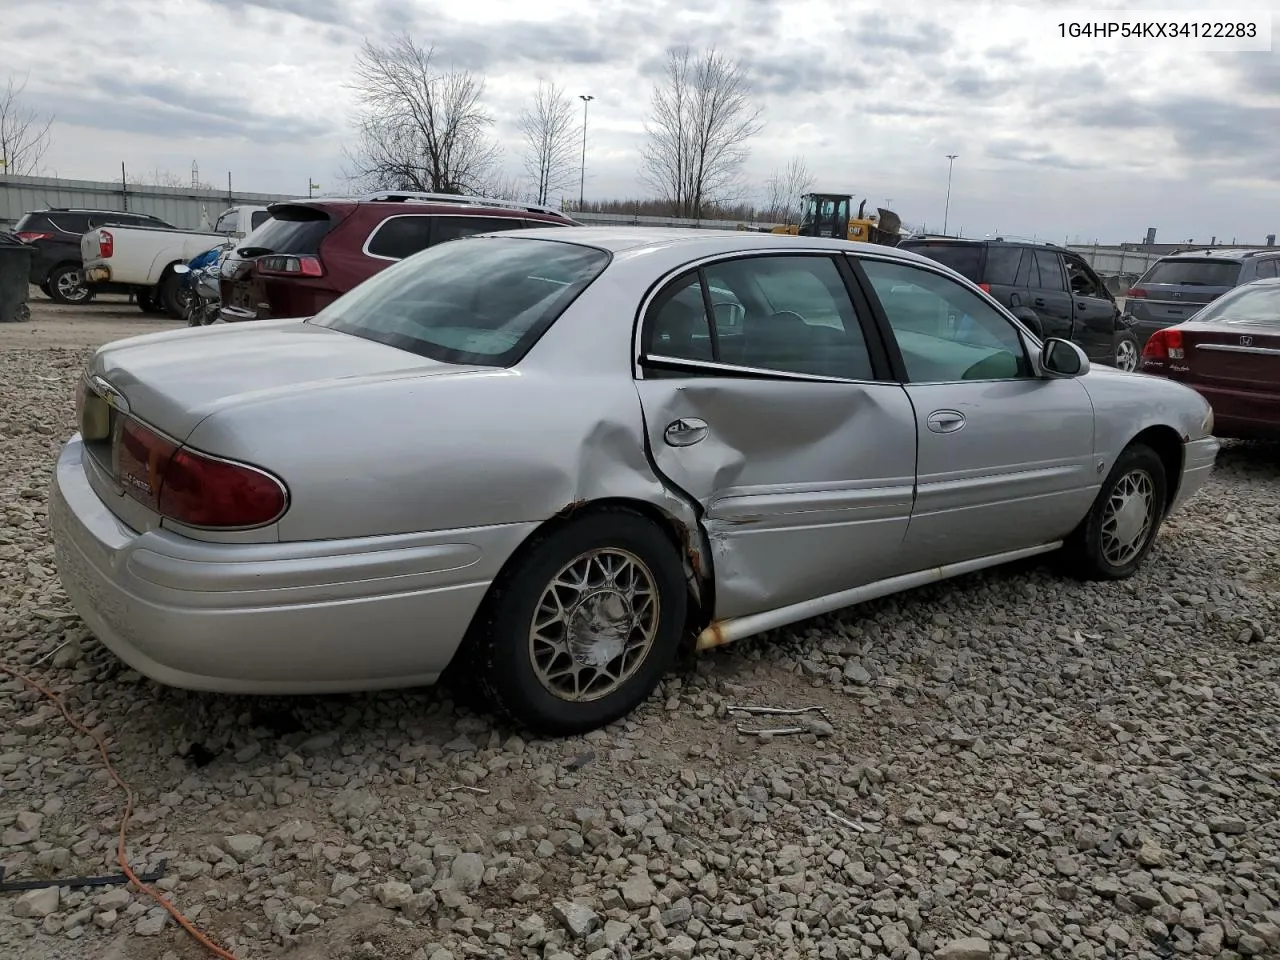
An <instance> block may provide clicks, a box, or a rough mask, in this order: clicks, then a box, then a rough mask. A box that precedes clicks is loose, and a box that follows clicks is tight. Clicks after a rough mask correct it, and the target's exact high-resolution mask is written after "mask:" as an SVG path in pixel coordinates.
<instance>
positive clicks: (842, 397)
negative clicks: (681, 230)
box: [636, 257, 916, 618]
mask: <svg viewBox="0 0 1280 960" xmlns="http://www.w3.org/2000/svg"><path fill="white" fill-rule="evenodd" d="M777 260H785V261H786V262H784V263H776V262H772V261H777ZM808 260H809V258H806V257H794V258H767V257H760V258H753V259H752V260H751V261H750V262H748V263H746V264H742V263H735V264H729V265H720V264H716V265H711V266H709V267H707V268H705V270H704V271H695V272H693V273H690V274H687V275H686V276H685V277H684V278H682V279H680V280H678V281H675V282H673V283H672V284H671V285H669V286H668V288H667V289H666V291H664V292H663V293H662V294H660V295H659V296H658V297H657V298H655V300H654V302H653V304H652V305H651V307H650V309H649V311H648V312H647V320H646V328H645V330H646V332H645V334H644V335H643V337H642V340H643V347H642V353H644V354H645V355H646V356H649V357H666V358H668V359H669V360H674V361H675V362H674V363H667V364H666V366H665V367H664V366H663V363H664V362H665V361H661V360H659V361H656V363H654V364H642V374H641V378H640V379H638V380H637V382H636V387H637V390H638V391H639V394H640V400H641V405H642V407H643V410H644V419H645V429H646V433H647V436H648V442H649V448H650V452H651V456H652V458H653V461H654V464H655V466H656V467H657V469H658V471H659V472H660V473H661V474H662V475H663V477H664V478H665V480H666V481H667V482H668V483H669V484H670V485H671V486H673V487H675V488H678V489H679V490H680V491H683V493H684V494H685V495H686V496H687V497H689V498H690V499H691V500H693V501H696V502H697V504H698V505H699V506H700V508H701V519H702V525H703V528H704V530H705V533H706V535H707V538H708V540H709V541H710V544H711V552H712V560H713V566H714V577H715V588H716V603H715V615H716V617H717V618H725V617H737V616H744V615H747V614H751V613H756V612H759V611H762V610H768V609H772V608H776V607H781V606H786V605H788V604H793V603H798V602H801V601H803V600H808V599H812V598H815V597H820V596H825V595H827V594H831V593H835V592H837V591H840V590H846V589H849V588H851V587H854V586H858V585H860V584H863V583H869V582H872V581H875V580H880V579H882V578H885V577H889V576H893V575H894V574H895V573H900V572H902V571H903V558H902V541H903V536H904V535H905V533H906V530H907V525H908V523H909V521H910V517H911V507H912V500H913V496H914V487H915V466H916V429H915V415H914V413H913V410H912V407H911V403H910V401H909V400H908V398H907V395H906V392H905V391H904V390H903V388H902V386H901V385H900V384H898V383H892V382H876V381H875V378H874V375H873V371H872V369H871V363H870V360H869V358H868V354H867V346H866V343H865V341H864V331H863V330H862V329H861V327H860V324H859V321H858V319H856V317H855V315H854V309H853V306H852V303H851V302H850V301H849V300H848V299H847V297H848V293H847V291H845V290H844V289H843V282H844V281H843V279H842V273H841V270H840V268H839V267H837V266H836V265H835V264H834V263H833V262H830V261H828V258H817V257H815V258H813V261H815V262H807V261H808ZM821 261H826V262H821ZM699 273H701V274H702V282H701V289H702V292H704V293H705V296H700V295H699ZM664 298H665V300H664ZM726 304H728V305H729V306H731V307H732V309H729V307H728V306H725V305H726ZM708 316H714V318H715V321H716V322H715V337H714V340H715V343H714V344H712V343H711V342H710V341H711V339H712V338H711V337H709V335H708V334H709V332H710V330H709V323H708V320H707V318H708ZM788 330H789V331H790V332H787V331H788ZM691 331H692V332H691ZM770 356H772V357H773V358H774V359H773V362H772V363H771V361H770ZM845 360H848V361H849V365H848V367H847V370H846V372H848V373H849V374H851V376H850V377H849V378H842V377H837V376H833V374H837V373H839V372H840V371H841V370H842V369H846V368H845V367H844V366H842V364H843V363H844V361H845ZM863 375H865V379H863ZM854 378H857V379H854Z"/></svg>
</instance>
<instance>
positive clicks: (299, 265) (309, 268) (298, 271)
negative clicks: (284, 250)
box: [257, 254, 324, 277]
mask: <svg viewBox="0 0 1280 960" xmlns="http://www.w3.org/2000/svg"><path fill="white" fill-rule="evenodd" d="M257 267H258V273H276V274H293V275H295V276H302V277H323V276H324V266H323V265H322V264H321V263H320V258H319V257H309V256H308V257H292V256H282V255H280V254H274V255H272V256H267V257H261V258H260V259H259V260H258V263H257Z"/></svg>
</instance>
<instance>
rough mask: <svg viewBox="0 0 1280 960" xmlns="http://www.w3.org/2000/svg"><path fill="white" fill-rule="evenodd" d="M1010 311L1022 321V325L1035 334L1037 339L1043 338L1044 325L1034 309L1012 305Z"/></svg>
mask: <svg viewBox="0 0 1280 960" xmlns="http://www.w3.org/2000/svg"><path fill="white" fill-rule="evenodd" d="M1012 313H1013V315H1014V316H1015V317H1017V318H1018V319H1019V320H1021V321H1022V324H1023V326H1025V327H1026V328H1027V329H1028V330H1030V331H1031V332H1032V333H1034V334H1035V335H1036V339H1037V340H1043V339H1044V325H1043V324H1042V323H1041V322H1040V317H1039V316H1038V315H1037V314H1036V312H1035V311H1034V310H1032V309H1031V308H1030V307H1014V308H1013V311H1012Z"/></svg>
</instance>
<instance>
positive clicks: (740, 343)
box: [643, 256, 874, 380]
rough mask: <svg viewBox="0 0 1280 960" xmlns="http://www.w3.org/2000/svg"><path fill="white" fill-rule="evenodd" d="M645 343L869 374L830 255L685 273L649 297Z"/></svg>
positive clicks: (795, 369) (846, 374)
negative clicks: (651, 302) (656, 294)
mask: <svg viewBox="0 0 1280 960" xmlns="http://www.w3.org/2000/svg"><path fill="white" fill-rule="evenodd" d="M708 307H709V309H710V312H708ZM643 343H644V347H645V352H646V353H648V354H651V355H656V356H662V357H668V358H672V359H678V360H692V361H698V360H702V361H713V362H716V363H723V364H730V365H733V366H739V367H750V368H752V369H756V370H767V371H772V372H776V373H799V374H808V375H810V376H821V377H833V378H840V379H847V380H870V379H873V376H874V375H873V372H872V366H871V356H870V353H869V352H868V350H867V344H866V340H865V339H864V337H863V333H862V326H861V324H860V323H859V322H858V318H857V316H856V315H855V313H854V310H853V302H852V300H850V298H849V294H848V290H847V289H846V288H845V285H844V280H843V278H842V277H841V275H840V270H839V268H838V267H837V266H836V264H835V261H834V260H832V259H831V258H830V257H823V256H778V257H743V258H740V259H735V260H728V261H720V262H718V263H713V264H709V265H708V266H706V267H704V268H702V269H701V270H698V271H694V272H693V273H690V274H687V275H685V276H684V277H682V278H680V279H678V280H676V281H674V282H673V283H672V284H671V285H670V286H669V287H668V288H667V289H666V290H664V291H663V292H662V293H661V294H660V295H659V296H658V297H657V298H656V299H655V300H654V302H653V305H652V306H651V307H650V309H649V312H648V315H647V317H646V324H645V330H644V334H643Z"/></svg>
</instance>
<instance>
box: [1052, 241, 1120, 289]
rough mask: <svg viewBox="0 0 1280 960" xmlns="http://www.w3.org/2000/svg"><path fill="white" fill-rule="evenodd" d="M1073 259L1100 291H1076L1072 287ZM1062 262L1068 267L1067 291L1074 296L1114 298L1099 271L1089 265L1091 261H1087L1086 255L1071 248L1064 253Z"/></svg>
mask: <svg viewBox="0 0 1280 960" xmlns="http://www.w3.org/2000/svg"><path fill="white" fill-rule="evenodd" d="M1073 261H1074V262H1075V263H1076V264H1077V265H1078V266H1079V267H1081V268H1082V270H1081V272H1083V273H1084V275H1085V276H1086V277H1088V278H1089V280H1090V281H1092V282H1093V284H1094V285H1095V286H1096V287H1097V288H1098V290H1100V291H1101V292H1100V293H1092V294H1085V293H1076V292H1075V291H1074V290H1072V289H1071V264H1072V262H1073ZM1062 262H1063V266H1065V267H1066V268H1067V291H1068V292H1069V293H1070V294H1071V295H1072V296H1073V297H1087V298H1089V299H1091V300H1110V299H1112V298H1111V291H1109V290H1108V289H1107V285H1106V284H1105V283H1104V282H1103V280H1102V278H1101V277H1100V276H1098V272H1097V271H1096V270H1094V269H1093V267H1091V266H1090V265H1089V261H1087V260H1086V259H1085V258H1084V257H1082V256H1080V254H1078V253H1075V252H1073V251H1070V250H1069V251H1067V252H1066V253H1064V254H1062Z"/></svg>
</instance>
